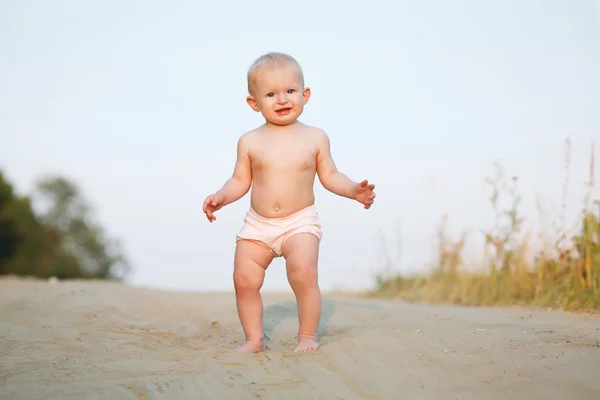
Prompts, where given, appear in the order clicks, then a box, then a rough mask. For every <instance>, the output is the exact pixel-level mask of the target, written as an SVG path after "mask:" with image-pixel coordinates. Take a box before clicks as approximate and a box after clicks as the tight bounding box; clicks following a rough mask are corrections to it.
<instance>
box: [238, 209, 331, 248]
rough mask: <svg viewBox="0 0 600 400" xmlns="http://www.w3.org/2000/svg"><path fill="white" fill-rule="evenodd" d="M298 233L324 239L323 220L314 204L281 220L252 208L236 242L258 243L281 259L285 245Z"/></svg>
mask: <svg viewBox="0 0 600 400" xmlns="http://www.w3.org/2000/svg"><path fill="white" fill-rule="evenodd" d="M298 233H310V234H313V235H315V236H316V237H317V238H318V239H319V240H321V238H322V237H323V232H322V231H321V220H320V218H319V214H318V213H317V209H316V207H315V205H314V204H313V205H311V206H308V207H306V208H304V209H302V210H300V211H297V212H295V213H293V214H291V215H288V216H287V217H281V218H266V217H263V216H261V215H259V214H257V213H256V212H255V211H254V210H253V209H252V208H250V210H249V211H248V213H247V214H246V217H245V218H244V225H243V226H242V229H241V230H240V232H239V233H238V234H237V235H236V240H235V241H236V243H237V242H238V241H239V240H240V239H246V240H251V241H253V242H257V243H259V244H262V245H263V246H266V247H267V248H268V249H269V250H271V252H272V253H273V255H274V256H275V257H281V248H282V247H283V245H284V243H285V242H286V241H287V240H288V239H289V238H290V237H292V236H293V235H296V234H298Z"/></svg>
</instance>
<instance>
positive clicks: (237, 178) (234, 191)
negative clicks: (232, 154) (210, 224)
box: [215, 134, 252, 207]
mask: <svg viewBox="0 0 600 400" xmlns="http://www.w3.org/2000/svg"><path fill="white" fill-rule="evenodd" d="M248 141H249V138H248V135H247V134H244V135H242V137H240V139H239V140H238V144H237V160H236V163H235V168H234V170H233V175H232V176H231V178H229V179H228V180H227V182H225V184H224V185H223V187H222V188H221V189H220V190H219V191H218V192H217V193H215V197H217V198H218V199H219V203H220V204H219V205H220V206H221V207H224V206H226V205H227V204H230V203H233V202H235V201H237V200H239V199H241V198H242V197H244V195H245V194H246V193H248V190H250V186H251V184H252V169H251V166H250V156H249V155H248Z"/></svg>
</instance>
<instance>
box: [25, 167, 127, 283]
mask: <svg viewBox="0 0 600 400" xmlns="http://www.w3.org/2000/svg"><path fill="white" fill-rule="evenodd" d="M34 197H35V199H36V201H38V202H39V203H40V205H41V207H42V208H43V209H44V211H42V214H41V219H42V221H43V223H44V225H45V226H47V227H49V228H52V229H54V230H56V231H57V232H58V233H59V234H60V237H61V248H62V250H63V251H64V252H65V253H66V254H67V255H68V256H70V257H72V258H73V259H75V260H76V261H77V264H78V265H79V266H80V268H81V269H82V271H83V273H84V275H85V276H87V277H90V278H109V279H122V278H124V277H125V276H126V275H127V274H128V273H129V272H130V270H131V266H130V264H129V261H128V260H127V259H126V257H125V256H124V255H123V253H122V250H121V243H120V242H119V241H118V240H114V239H107V238H106V237H105V233H104V229H102V227H100V226H99V225H97V224H95V223H94V222H93V221H92V218H91V207H90V205H89V204H88V202H87V201H86V200H85V199H84V198H83V196H81V194H80V192H79V189H78V188H77V186H75V184H73V183H72V182H69V181H68V180H66V179H64V178H61V177H48V178H45V179H42V180H41V181H39V182H38V185H37V188H36V192H35V195H34Z"/></svg>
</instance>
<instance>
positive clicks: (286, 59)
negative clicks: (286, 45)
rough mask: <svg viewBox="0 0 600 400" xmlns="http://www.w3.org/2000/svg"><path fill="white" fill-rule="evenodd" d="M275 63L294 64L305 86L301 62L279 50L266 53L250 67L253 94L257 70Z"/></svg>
mask: <svg viewBox="0 0 600 400" xmlns="http://www.w3.org/2000/svg"><path fill="white" fill-rule="evenodd" d="M275 64H279V65H282V64H292V65H293V66H294V67H295V68H296V69H297V70H298V73H299V75H300V83H301V85H302V87H304V72H303V71H302V67H301V66H300V63H299V62H298V61H296V59H295V58H294V57H292V56H290V55H289V54H285V53H280V52H278V51H272V52H270V53H266V54H263V55H262V56H260V57H258V58H257V59H256V61H254V62H253V63H252V65H251V66H250V68H248V76H247V78H248V93H250V94H252V85H253V84H254V81H255V74H256V72H258V71H259V70H260V69H262V68H265V67H269V66H271V65H275Z"/></svg>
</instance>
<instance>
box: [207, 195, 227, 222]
mask: <svg viewBox="0 0 600 400" xmlns="http://www.w3.org/2000/svg"><path fill="white" fill-rule="evenodd" d="M221 207H223V199H222V197H221V196H220V195H219V194H218V193H215V194H211V195H210V196H208V197H207V198H206V200H204V205H203V206H202V211H204V214H206V218H207V219H208V222H210V223H212V222H213V221H214V220H216V219H217V217H215V216H214V214H213V213H214V212H215V211H217V210H220V209H221Z"/></svg>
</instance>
